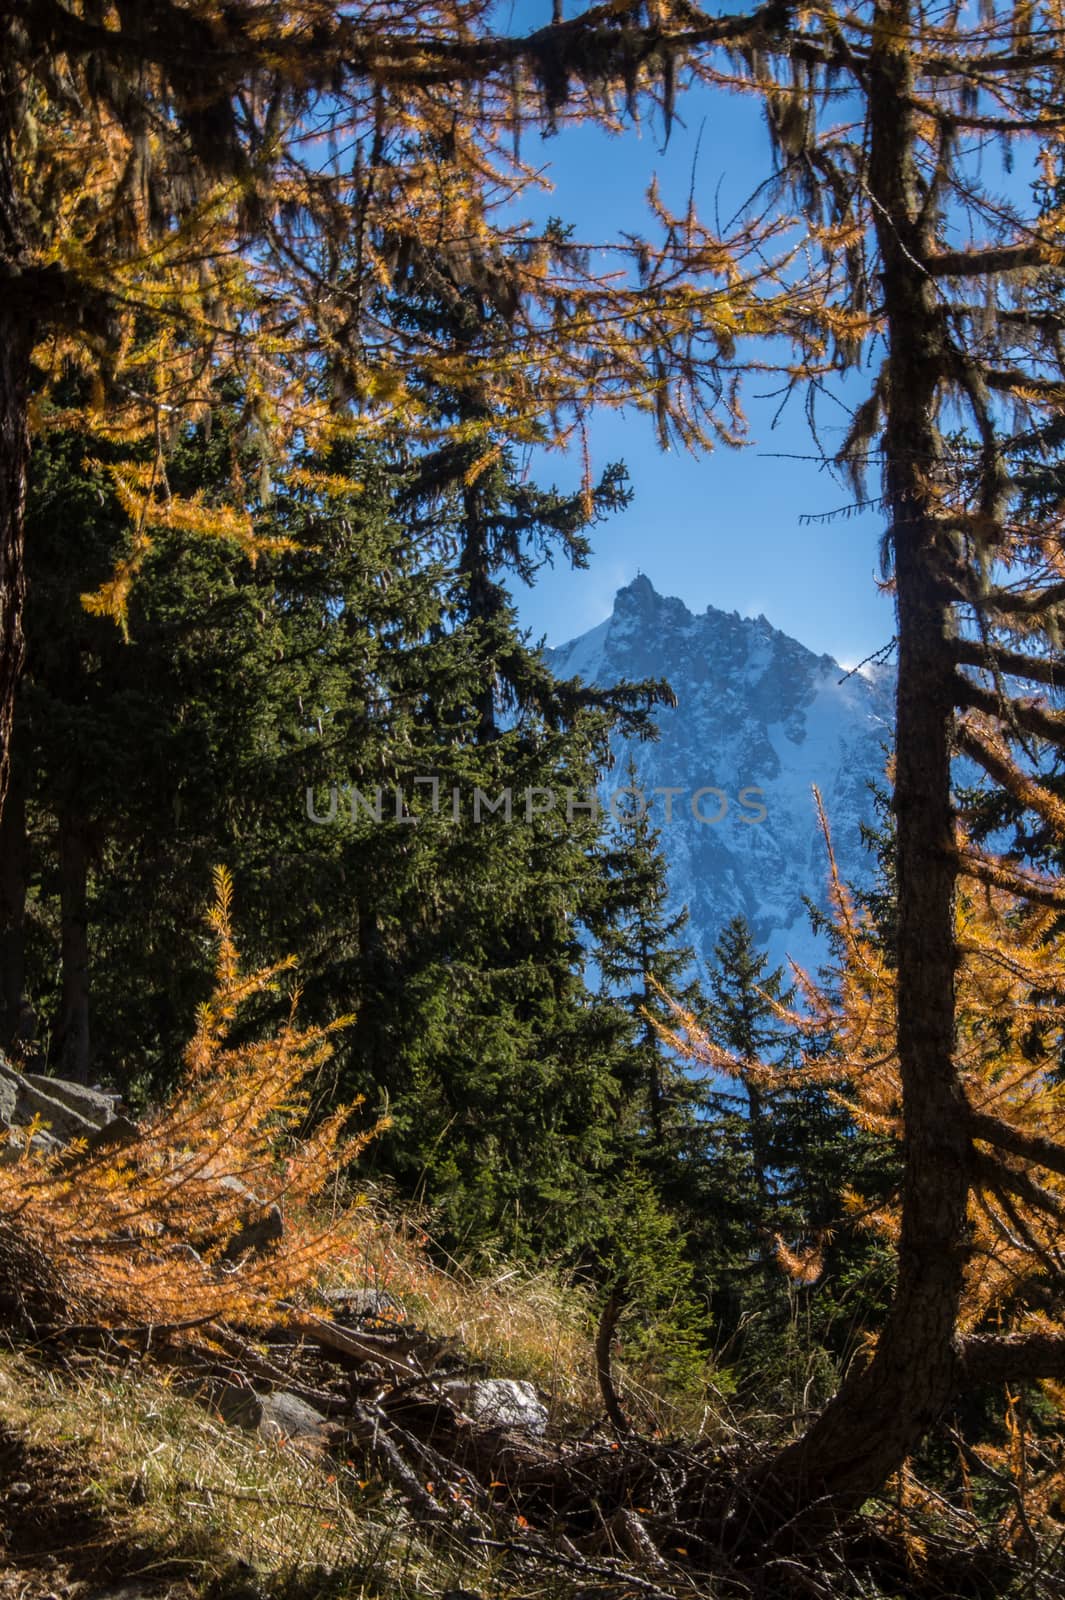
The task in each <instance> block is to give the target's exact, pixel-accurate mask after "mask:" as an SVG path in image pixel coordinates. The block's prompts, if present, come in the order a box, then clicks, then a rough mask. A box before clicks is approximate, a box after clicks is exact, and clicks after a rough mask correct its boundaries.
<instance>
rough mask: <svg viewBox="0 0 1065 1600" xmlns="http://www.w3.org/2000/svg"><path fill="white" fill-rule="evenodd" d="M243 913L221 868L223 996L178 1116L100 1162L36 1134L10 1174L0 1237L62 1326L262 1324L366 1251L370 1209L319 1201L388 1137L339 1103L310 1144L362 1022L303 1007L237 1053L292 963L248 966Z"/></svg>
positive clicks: (203, 1024)
mask: <svg viewBox="0 0 1065 1600" xmlns="http://www.w3.org/2000/svg"><path fill="white" fill-rule="evenodd" d="M231 903H232V884H231V881H230V878H229V875H228V873H227V872H226V871H225V870H224V869H222V868H220V869H218V871H217V872H216V874H215V901H214V905H213V907H212V909H211V911H210V914H209V921H210V925H211V927H212V929H213V932H214V934H215V937H216V939H217V942H218V956H217V966H216V978H215V988H214V993H213V995H212V997H211V999H210V1000H209V1001H207V1002H206V1004H205V1005H204V1006H203V1007H202V1008H201V1010H200V1014H199V1016H198V1018H197V1023H196V1030H195V1033H194V1034H193V1036H192V1039H191V1041H190V1043H189V1046H188V1049H187V1052H186V1056H185V1072H184V1076H183V1077H182V1079H181V1082H180V1083H179V1085H178V1088H177V1090H176V1092H175V1094H174V1096H173V1098H172V1099H171V1101H170V1102H169V1104H167V1105H166V1106H164V1107H162V1108H161V1109H160V1110H158V1111H156V1112H153V1113H152V1114H150V1115H149V1116H147V1117H145V1118H144V1120H143V1121H142V1122H141V1123H140V1124H139V1126H138V1127H137V1129H136V1133H135V1136H134V1137H132V1138H130V1139H129V1140H128V1141H124V1142H122V1143H121V1144H112V1145H104V1146H103V1147H101V1148H100V1149H98V1150H97V1151H95V1152H93V1151H91V1150H89V1149H86V1148H85V1146H84V1144H82V1145H81V1146H80V1147H79V1146H78V1145H72V1146H71V1147H69V1148H68V1149H67V1150H64V1151H62V1152H60V1153H59V1154H47V1155H45V1154H39V1153H37V1152H35V1150H34V1149H33V1146H32V1134H33V1132H34V1131H35V1130H33V1129H29V1130H27V1137H26V1141H25V1148H24V1151H23V1153H22V1156H21V1158H20V1159H19V1160H17V1161H16V1162H14V1163H12V1164H7V1165H0V1230H6V1231H7V1232H8V1233H9V1234H10V1233H14V1234H16V1235H17V1236H18V1237H19V1239H20V1240H21V1242H22V1243H23V1245H24V1246H25V1248H24V1250H23V1251H22V1253H21V1258H22V1259H24V1260H27V1261H28V1260H32V1259H35V1258H36V1259H38V1260H41V1261H43V1262H46V1263H47V1265H48V1276H49V1281H50V1293H51V1295H52V1299H53V1302H54V1303H53V1304H52V1306H51V1307H50V1311H51V1320H54V1321H56V1322H57V1323H58V1324H59V1325H64V1324H70V1323H74V1324H84V1323H89V1324H94V1325H100V1326H102V1327H104V1328H134V1329H144V1328H152V1327H160V1326H162V1327H171V1328H181V1327H191V1326H194V1325H197V1324H202V1323H206V1322H210V1321H211V1320H212V1319H215V1318H226V1319H230V1320H233V1319H235V1320H239V1321H240V1322H241V1323H243V1324H246V1325H248V1326H251V1327H256V1326H259V1327H261V1326H265V1325H268V1324H269V1323H273V1322H276V1321H278V1320H279V1316H280V1314H281V1313H280V1311H279V1308H281V1307H283V1306H284V1304H285V1303H286V1302H289V1301H291V1300H292V1299H293V1298H294V1297H296V1298H298V1297H299V1296H300V1294H301V1292H302V1291H304V1290H305V1289H306V1288H308V1287H309V1286H310V1285H312V1284H313V1283H314V1281H315V1279H316V1276H317V1275H318V1273H319V1272H320V1269H321V1268H322V1266H323V1264H324V1263H326V1262H327V1261H328V1262H330V1263H333V1264H335V1263H336V1261H337V1260H338V1259H340V1258H343V1257H345V1256H348V1255H350V1253H351V1251H352V1250H353V1249H355V1248H356V1240H357V1235H358V1229H359V1225H360V1221H361V1219H360V1218H359V1217H358V1215H357V1213H358V1210H359V1207H358V1204H357V1202H356V1203H355V1204H350V1205H346V1206H335V1205H330V1204H327V1203H325V1202H324V1201H323V1199H322V1196H323V1191H325V1190H326V1189H327V1187H329V1186H330V1185H332V1184H333V1183H334V1182H335V1181H336V1180H337V1178H338V1176H339V1175H340V1174H342V1173H343V1171H344V1169H345V1168H346V1167H347V1166H348V1165H349V1164H350V1163H351V1162H352V1161H354V1160H355V1159H356V1157H357V1156H358V1155H359V1153H360V1152H361V1151H362V1150H363V1149H364V1148H365V1146H366V1144H367V1143H368V1142H369V1140H370V1139H371V1138H372V1137H373V1134H374V1131H375V1130H374V1129H371V1130H368V1131H360V1132H356V1133H352V1132H349V1131H347V1129H348V1125H349V1123H350V1121H351V1116H352V1113H353V1111H354V1110H355V1109H356V1107H355V1106H346V1105H341V1106H338V1107H336V1108H335V1109H334V1110H333V1111H332V1112H331V1113H330V1114H329V1115H328V1116H327V1117H325V1118H324V1119H323V1120H322V1121H321V1122H319V1123H318V1125H317V1126H316V1127H315V1129H314V1131H313V1132H312V1133H311V1134H310V1135H309V1136H302V1137H301V1136H300V1134H301V1128H302V1125H303V1123H304V1120H305V1117H306V1114H307V1112H308V1110H309V1107H310V1088H311V1084H312V1081H313V1076H314V1074H315V1073H316V1072H317V1071H318V1069H319V1068H320V1067H321V1066H322V1065H323V1064H324V1063H325V1062H326V1061H327V1060H328V1059H329V1057H330V1055H331V1053H332V1035H333V1034H334V1033H336V1032H337V1030H338V1029H341V1028H343V1027H345V1026H347V1025H348V1024H349V1023H350V1021H351V1019H350V1018H348V1017H341V1018H338V1019H337V1020H336V1021H335V1022H333V1023H331V1024H329V1025H328V1026H327V1027H313V1028H305V1029H301V1028H300V1027H298V1026H297V1023H296V1019H295V1011H296V1002H297V998H298V995H294V996H293V999H292V1009H291V1013H290V1016H289V1018H288V1020H287V1021H286V1022H285V1023H284V1024H283V1026H282V1027H281V1029H280V1031H279V1032H278V1033H277V1034H276V1035H275V1036H274V1037H272V1038H267V1039H256V1040H252V1041H250V1042H247V1043H243V1044H240V1045H229V1044H227V1042H226V1037H227V1032H228V1030H229V1028H230V1027H231V1025H232V1023H233V1022H234V1020H235V1019H236V1018H237V1016H238V1014H239V1013H240V1011H241V1008H242V1007H243V1006H244V1005H245V1004H246V1002H247V1001H249V1000H251V999H252V997H253V996H255V995H257V994H262V993H263V992H264V991H266V990H270V989H275V988H276V987H277V980H278V979H279V977H280V976H281V975H282V974H283V973H285V972H287V971H289V970H290V969H291V968H292V966H293V962H292V960H291V959H289V960H285V961H281V962H278V963H277V964H275V965H274V966H272V967H269V968H266V969H264V970H262V971H259V972H253V973H244V972H243V971H242V970H241V965H240V960H239V957H238V954H237V950H236V946H235V943H234V939H233V931H232V926H231V921H230V917H231ZM273 1207H277V1208H279V1209H280V1212H281V1213H282V1217H283V1232H281V1234H280V1237H277V1238H276V1239H273V1240H271V1242H270V1243H269V1244H268V1245H267V1246H266V1247H264V1248H259V1249H247V1250H243V1249H241V1247H240V1239H241V1234H242V1232H243V1231H244V1230H245V1229H246V1228H248V1227H249V1226H250V1225H254V1223H255V1222H256V1221H258V1220H261V1219H262V1218H263V1217H266V1216H269V1215H270V1213H271V1208H273ZM271 1231H272V1230H271ZM13 1287H14V1288H15V1290H16V1292H17V1291H18V1288H19V1286H17V1285H16V1286H13ZM22 1287H24V1288H25V1289H26V1290H27V1291H32V1290H33V1289H34V1287H35V1286H34V1285H25V1286H22Z"/></svg>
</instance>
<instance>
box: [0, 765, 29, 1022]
mask: <svg viewBox="0 0 1065 1600" xmlns="http://www.w3.org/2000/svg"><path fill="white" fill-rule="evenodd" d="M28 878H29V841H28V839H27V837H26V795H25V789H24V784H23V780H22V777H21V774H20V773H19V772H18V770H17V768H15V769H14V770H13V771H12V774H11V779H10V782H9V784H8V790H7V798H6V800H5V802H4V808H3V811H2V812H0V1050H5V1051H7V1052H9V1053H10V1052H11V1050H12V1048H13V1047H16V1046H18V1047H22V1046H24V1045H25V1044H26V1043H28V1041H29V1039H30V1038H31V1037H32V1034H33V1032H34V1029H33V1028H32V1026H30V1017H29V1008H28V1005H27V1001H26V993H25V975H26V891H27V886H28ZM16 1053H17V1052H16Z"/></svg>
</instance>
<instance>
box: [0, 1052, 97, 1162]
mask: <svg viewBox="0 0 1065 1600" xmlns="http://www.w3.org/2000/svg"><path fill="white" fill-rule="evenodd" d="M114 1114H115V1096H114V1095H109V1094H104V1093H103V1092H102V1091H101V1090H98V1089H86V1088H84V1087H83V1086H82V1085H81V1084H77V1083H67V1082H66V1080H65V1079H63V1078H45V1077H42V1076H41V1074H40V1073H36V1072H27V1073H23V1072H17V1071H16V1070H15V1068H14V1067H13V1066H11V1064H10V1062H9V1061H7V1060H6V1058H4V1057H0V1122H2V1123H3V1124H4V1125H5V1126H7V1127H9V1128H19V1127H25V1126H26V1125H27V1124H28V1123H30V1122H32V1121H33V1119H34V1117H39V1118H40V1120H41V1122H42V1123H43V1125H44V1127H45V1128H46V1130H47V1131H48V1132H49V1133H50V1134H51V1135H52V1137H53V1138H55V1139H58V1140H59V1141H60V1143H62V1144H68V1143H69V1142H70V1140H71V1139H88V1138H90V1137H91V1136H92V1135H93V1134H94V1133H96V1132H98V1131H99V1129H100V1128H103V1127H106V1125H107V1124H108V1123H109V1122H110V1121H111V1120H112V1119H113V1117H114Z"/></svg>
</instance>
